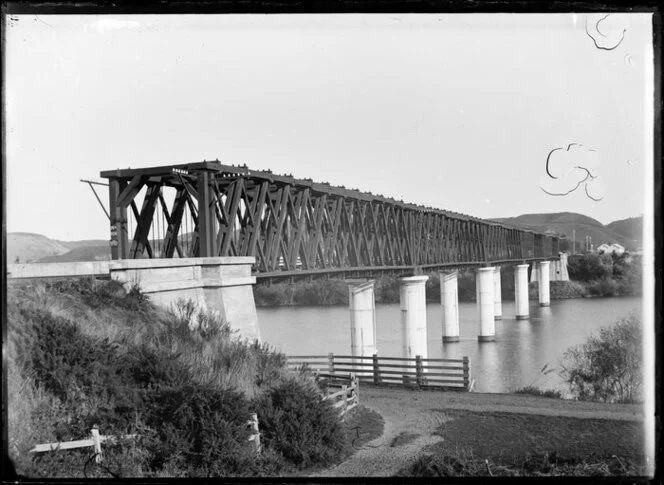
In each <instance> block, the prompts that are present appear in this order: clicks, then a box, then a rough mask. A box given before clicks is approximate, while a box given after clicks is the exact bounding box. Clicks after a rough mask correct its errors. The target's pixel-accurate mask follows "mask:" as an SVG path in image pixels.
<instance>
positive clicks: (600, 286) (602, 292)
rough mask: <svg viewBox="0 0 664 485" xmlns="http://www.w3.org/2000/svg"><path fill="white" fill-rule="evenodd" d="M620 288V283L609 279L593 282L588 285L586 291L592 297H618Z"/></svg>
mask: <svg viewBox="0 0 664 485" xmlns="http://www.w3.org/2000/svg"><path fill="white" fill-rule="evenodd" d="M619 288H620V285H619V283H618V282H617V281H615V280H612V279H609V278H603V279H601V280H593V281H590V282H588V283H587V284H586V291H587V292H588V295H590V296H617V295H618V294H619Z"/></svg>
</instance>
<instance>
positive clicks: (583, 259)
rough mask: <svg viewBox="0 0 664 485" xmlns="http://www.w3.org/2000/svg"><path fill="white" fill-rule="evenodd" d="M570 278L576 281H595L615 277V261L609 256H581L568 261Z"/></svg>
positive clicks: (570, 258) (587, 254) (589, 254)
mask: <svg viewBox="0 0 664 485" xmlns="http://www.w3.org/2000/svg"><path fill="white" fill-rule="evenodd" d="M567 270H568V272H569V277H570V278H571V279H573V280H576V281H593V280H601V279H605V278H610V277H612V276H613V259H612V257H611V256H610V255H608V254H593V253H586V254H579V255H572V256H570V257H569V258H568V259H567Z"/></svg>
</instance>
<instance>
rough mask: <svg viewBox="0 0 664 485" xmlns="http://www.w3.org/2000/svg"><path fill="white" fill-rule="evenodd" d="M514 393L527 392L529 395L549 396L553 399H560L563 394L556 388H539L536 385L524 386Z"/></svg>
mask: <svg viewBox="0 0 664 485" xmlns="http://www.w3.org/2000/svg"><path fill="white" fill-rule="evenodd" d="M514 393H515V394H529V395H531V396H542V397H551V398H555V399H562V398H563V395H562V394H561V392H560V391H559V390H557V389H544V390H542V389H540V388H539V387H536V386H525V387H521V388H519V389H517V390H516V391H514Z"/></svg>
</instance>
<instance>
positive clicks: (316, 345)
mask: <svg viewBox="0 0 664 485" xmlns="http://www.w3.org/2000/svg"><path fill="white" fill-rule="evenodd" d="M630 311H633V312H635V313H636V314H637V315H639V316H640V315H641V298H639V297H623V298H580V299H572V300H553V301H552V302H551V306H550V307H540V306H538V305H537V302H531V303H530V319H529V320H516V319H515V318H514V302H503V319H502V320H500V321H496V341H495V342H482V343H480V342H478V341H477V333H478V329H479V321H478V317H477V307H476V305H475V303H460V304H459V326H460V337H461V338H460V341H459V342H456V343H443V342H442V324H441V308H440V304H438V303H431V304H428V305H427V333H428V351H429V358H448V359H457V358H461V357H463V356H468V357H470V361H471V379H474V380H475V386H474V389H475V390H476V391H477V392H496V393H500V392H512V391H514V390H515V389H517V388H519V387H523V386H527V385H535V386H537V387H539V388H546V389H558V390H560V391H562V392H563V393H566V390H567V388H566V386H565V385H564V383H563V381H562V378H561V377H560V376H559V374H558V371H559V369H560V361H561V359H562V357H563V354H564V353H565V351H566V350H567V349H568V348H569V347H570V346H573V345H577V344H581V343H583V342H584V341H585V339H586V337H587V336H588V335H590V334H593V333H594V334H597V333H598V330H599V329H600V328H601V327H604V326H609V325H611V324H612V323H614V322H615V321H617V320H618V319H620V318H622V317H624V316H627V315H628V314H629V313H630ZM258 320H259V326H260V331H261V337H262V339H263V340H264V341H266V342H269V343H270V344H272V345H273V346H274V347H275V348H276V349H277V350H280V351H282V352H284V353H285V354H287V355H326V354H327V353H329V352H334V353H336V354H340V355H350V311H349V309H348V307H346V306H333V307H278V308H259V309H258ZM376 326H377V327H376V334H377V339H378V354H379V355H380V356H383V357H391V356H394V357H401V355H402V354H401V329H400V327H401V320H400V310H399V305H398V304H377V305H376ZM545 365H547V370H548V369H551V368H553V369H555V371H554V372H550V373H547V374H546V375H545V373H543V372H541V369H542V368H543V367H544V366H545Z"/></svg>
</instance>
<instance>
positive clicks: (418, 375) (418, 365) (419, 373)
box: [415, 355, 424, 386]
mask: <svg viewBox="0 0 664 485" xmlns="http://www.w3.org/2000/svg"><path fill="white" fill-rule="evenodd" d="M423 374H424V372H423V370H422V356H421V355H416V356H415V382H416V383H417V385H418V386H421V385H422V384H423V383H422V377H423Z"/></svg>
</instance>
